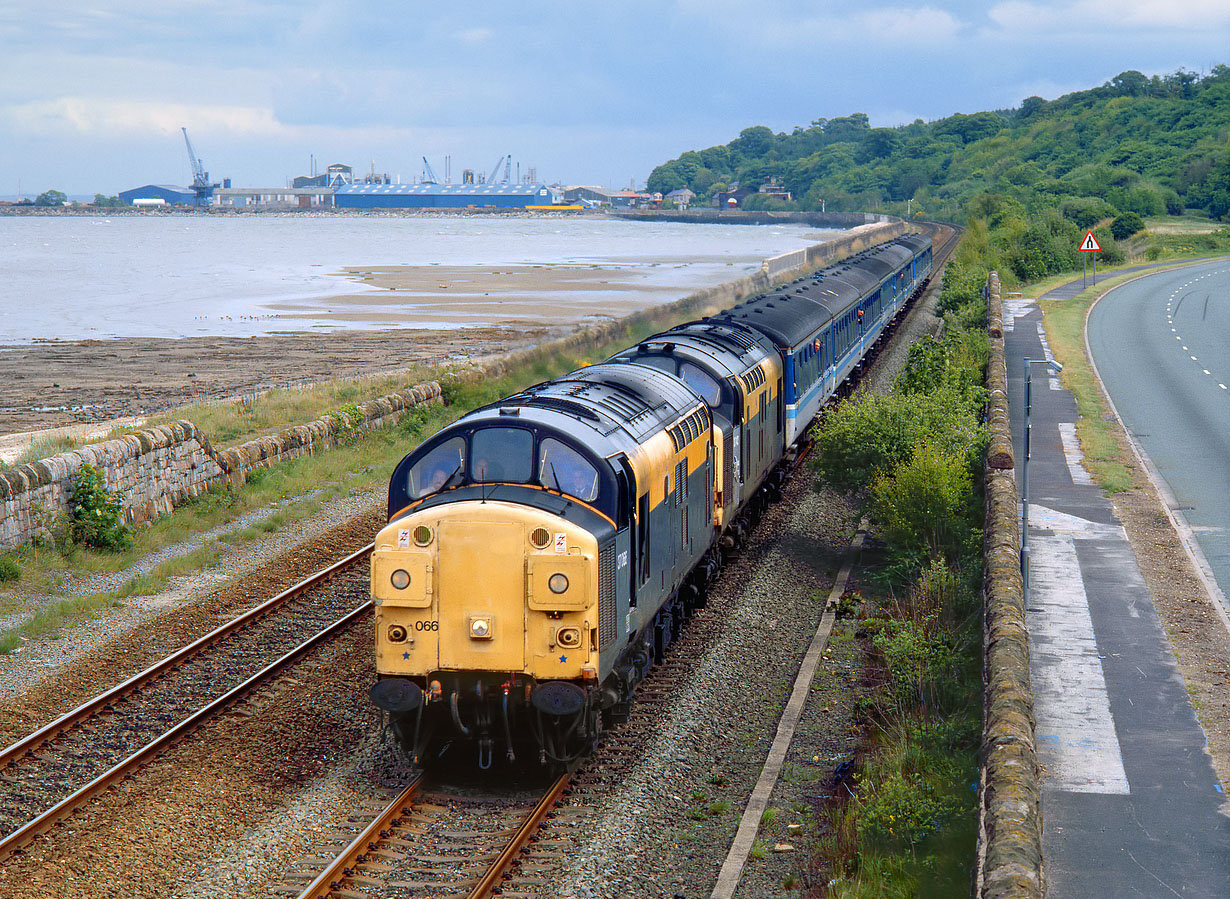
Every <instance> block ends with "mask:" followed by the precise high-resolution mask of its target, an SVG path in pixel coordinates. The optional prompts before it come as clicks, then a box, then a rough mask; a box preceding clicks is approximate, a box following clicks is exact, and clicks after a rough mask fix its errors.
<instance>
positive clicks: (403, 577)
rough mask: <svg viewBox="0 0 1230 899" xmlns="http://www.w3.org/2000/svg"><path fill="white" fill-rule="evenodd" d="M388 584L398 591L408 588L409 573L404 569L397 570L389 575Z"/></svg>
mask: <svg viewBox="0 0 1230 899" xmlns="http://www.w3.org/2000/svg"><path fill="white" fill-rule="evenodd" d="M389 583H391V584H392V585H393V586H394V587H395V588H396V589H398V590H405V589H406V588H407V587H409V586H410V572H408V571H406V569H404V568H398V569H397V570H396V571H394V572H393V573H392V574H391V575H389Z"/></svg>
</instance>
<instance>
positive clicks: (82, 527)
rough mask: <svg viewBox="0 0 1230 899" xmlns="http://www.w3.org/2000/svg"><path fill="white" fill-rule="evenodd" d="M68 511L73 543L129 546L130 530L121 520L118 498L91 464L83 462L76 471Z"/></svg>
mask: <svg viewBox="0 0 1230 899" xmlns="http://www.w3.org/2000/svg"><path fill="white" fill-rule="evenodd" d="M70 513H71V515H72V539H73V542H74V543H84V544H85V545H87V546H93V547H97V548H98V549H108V550H111V551H113V552H120V551H122V550H125V549H128V547H130V546H132V529H131V528H130V527H128V525H126V524H125V523H124V517H123V507H122V505H121V503H120V499H119V497H118V496H116V495H115V494H113V493H112V492H111V491H110V490H108V489H107V485H106V483H105V482H104V481H103V476H102V472H100V471H99V470H98V469H97V468H95V467H94V466H93V465H88V464H83V465H82V466H81V468H80V469H78V471H77V481H76V484H75V485H74V488H73V496H72V500H71V501H70Z"/></svg>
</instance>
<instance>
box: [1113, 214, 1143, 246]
mask: <svg viewBox="0 0 1230 899" xmlns="http://www.w3.org/2000/svg"><path fill="white" fill-rule="evenodd" d="M1144 229H1145V220H1144V219H1142V218H1141V217H1140V215H1139V214H1138V213H1135V212H1125V213H1123V214H1122V215H1119V216H1117V217H1116V218H1115V220H1114V221H1113V222H1111V223H1110V233H1111V234H1112V235H1113V236H1114V238H1115V240H1127V239H1128V238H1129V237H1131V236H1132V235H1133V234H1136V233H1138V232H1140V231H1143V230H1144Z"/></svg>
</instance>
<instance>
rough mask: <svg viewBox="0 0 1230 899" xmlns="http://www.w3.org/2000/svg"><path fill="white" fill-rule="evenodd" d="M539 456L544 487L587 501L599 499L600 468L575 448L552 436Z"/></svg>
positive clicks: (539, 467) (539, 476) (540, 478)
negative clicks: (595, 466)
mask: <svg viewBox="0 0 1230 899" xmlns="http://www.w3.org/2000/svg"><path fill="white" fill-rule="evenodd" d="M538 455H539V462H538V480H539V482H540V483H541V484H542V485H543V486H545V487H554V488H555V489H556V490H558V491H559V492H560V493H567V494H568V495H569V496H575V497H576V498H577V499H580V500H584V501H585V502H587V503H588V502H593V501H594V500H596V499H597V498H598V469H596V468H594V466H593V465H591V464H590V463H589V460H588V459H586V458H585V457H584V456H582V455H581V454H580V453H578V452H577V451H576V450H574V449H573V448H572V447H570V446H566V445H565V444H563V443H560V442H559V441H558V440H556V439H555V438H553V437H548V438H546V439H545V440H543V441H542V445H541V446H540V448H539V452H538Z"/></svg>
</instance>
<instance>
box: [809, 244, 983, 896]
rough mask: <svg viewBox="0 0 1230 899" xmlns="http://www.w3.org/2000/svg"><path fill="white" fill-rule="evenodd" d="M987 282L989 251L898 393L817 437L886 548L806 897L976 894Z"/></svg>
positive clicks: (872, 563) (955, 275) (853, 601)
mask: <svg viewBox="0 0 1230 899" xmlns="http://www.w3.org/2000/svg"><path fill="white" fill-rule="evenodd" d="M976 241H977V235H975V243H976ZM984 275H985V265H984V263H983V262H982V260H981V259H980V258H979V257H978V255H977V254H976V253H975V254H970V253H968V252H967V253H966V254H964V256H963V255H962V254H961V253H958V254H957V257H956V259H954V262H953V263H950V265H949V272H948V275H947V276H946V277H945V289H944V291H943V293H942V294H941V298H940V308H941V309H942V310H944V312H945V318H946V336H945V337H944V338H943V340H940V341H933V340H924V341H920V342H919V343H917V344H915V345H914V347H912V348H911V351H910V358H909V361H908V362H907V363H906V366H905V369H904V370H903V372H902V373H901V375H900V376H899V377H898V378H897V381H896V383H895V386H894V393H893V394H892V395H891V396H887V397H879V396H874V395H872V394H869V393H860V394H859V395H856V396H855V397H853V398H852V399H850V400H847V401H845V402H843V403H841V404H839V405H838V406H837V407H835V408H834V409H833V410H832V411H831V412H829V413H828V415H827V416H826V420H825V422H824V424H823V426H822V427H821V429H820V432H819V435H818V449H819V460H818V462H817V464H816V470H817V474H818V476H819V478H820V480H821V481H822V482H824V483H827V484H829V485H831V486H836V487H839V488H841V489H844V490H847V491H849V492H852V493H854V494H856V495H858V496H861V497H862V498H863V500H864V508H865V510H866V512H867V514H868V516H869V518H870V520H871V522H872V536H873V548H872V550H871V551H870V552H869V554H868V555H869V557H870V558H868V559H865V560H864V564H863V569H864V574H863V577H864V578H865V582H864V590H863V594H858V595H856V594H852V595H850V597H849V598H848V602H847V601H846V600H845V599H844V598H843V603H842V607H841V608H840V609H839V611H840V612H841V614H842V616H843V618H845V620H847V621H850V622H851V624H850V625H849V626H850V627H851V628H852V629H853V630H852V632H851V633H848V634H847V632H846V631H844V630H842V629H840V628H839V629H838V630H836V631H835V632H834V639H839V638H842V637H843V636H844V637H845V639H857V640H858V641H859V644H860V645H861V646H862V648H863V650H864V653H865V670H866V672H867V677H866V679H865V682H864V691H865V692H864V695H863V696H862V697H861V698H860V699H859V700H858V703H857V707H856V708H857V713H858V717H859V721H860V728H861V744H862V745H861V749H860V751H859V754H858V757H857V759H856V762H855V764H853V765H850V766H848V769H847V768H846V766H843V767H842V768H840V769H839V770H838V776H837V782H838V784H839V788H838V790H837V795H836V798H834V799H832V800H829V801H826V802H824V803H823V804H821V805H820V806H819V807H818V808H816V809H814V810H813V814H812V816H811V839H810V843H809V846H808V848H807V850H806V851H805V852H804V853H803V854H802V858H801V860H800V870H799V871H798V872H797V875H795V876H794V877H792V878H791V881H790V883H791V885H792V886H796V887H801V888H802V889H803V892H804V895H807V896H841V897H852V899H853V897H858V899H862V897H868V899H869V897H877V899H881V897H907V896H909V897H913V896H937V897H938V896H952V895H961V894H963V893H965V892H967V891H968V882H969V872H970V870H971V867H972V865H973V861H974V851H975V837H976V834H975V829H976V821H977V814H976V808H977V791H976V789H975V786H976V780H977V772H978V748H979V739H980V729H981V709H982V705H981V701H980V696H981V687H982V683H981V667H980V660H981V653H980V649H981V645H982V644H981V630H980V627H979V622H980V618H979V615H978V611H979V608H980V601H979V590H980V585H981V575H982V533H981V530H980V526H981V520H982V498H981V490H980V486H979V485H980V479H979V474H980V473H981V470H982V460H983V457H984V455H985V451H986V444H987V440H988V431H987V429H986V427H985V425H984V424H983V423H982V421H981V412H982V407H983V404H984V403H985V400H986V391H985V389H984V387H983V386H982V385H983V384H984V383H985V380H984V371H985V365H986V358H987V340H986V336H985V328H986V322H985V311H984V312H982V313H979V311H978V305H979V304H981V303H982V295H981V283H980V279H981V278H982V277H983V276H984ZM984 308H985V307H984Z"/></svg>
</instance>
